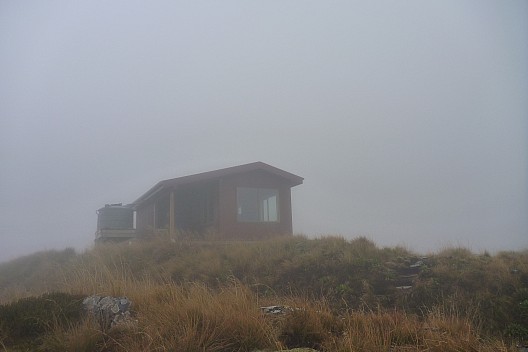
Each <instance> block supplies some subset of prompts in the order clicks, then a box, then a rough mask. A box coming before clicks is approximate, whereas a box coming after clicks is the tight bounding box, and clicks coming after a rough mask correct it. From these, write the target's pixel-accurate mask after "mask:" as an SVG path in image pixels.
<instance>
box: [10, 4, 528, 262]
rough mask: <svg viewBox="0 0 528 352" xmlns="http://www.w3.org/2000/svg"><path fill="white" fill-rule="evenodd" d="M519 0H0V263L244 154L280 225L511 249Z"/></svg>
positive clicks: (521, 33)
mask: <svg viewBox="0 0 528 352" xmlns="http://www.w3.org/2000/svg"><path fill="white" fill-rule="evenodd" d="M527 63H528V2H526V1H524V0H518V1H515V0H512V1H506V2H505V1H499V0H497V1H459V0H453V1H435V2H432V1H418V0H416V1H412V0H411V1H404V2H402V1H398V2H397V1H364V2H355V1H328V2H327V1H325V2H321V1H296V0H293V1H288V2H284V1H273V0H272V1H221V2H219V1H188V2H181V1H156V2H150V1H149V2H139V1H111V2H103V1H85V2H76V1H45V2H41V1H2V2H1V3H0V162H1V163H0V237H1V240H2V244H1V245H0V261H5V260H9V259H12V258H15V257H17V256H20V255H25V254H28V253H31V252H33V251H37V250H45V249H54V248H57V249H60V248H65V247H75V248H77V249H79V250H82V249H83V248H87V247H89V246H91V245H92V244H93V239H94V232H95V230H96V220H97V219H96V214H95V211H96V209H98V208H99V207H101V206H103V205H104V204H105V203H116V202H124V203H129V202H132V201H134V200H135V199H136V198H138V197H139V196H140V195H141V194H143V193H144V192H145V191H147V190H148V189H149V188H150V187H152V186H153V185H154V184H155V183H156V182H158V181H159V180H162V179H167V178H173V177H178V176H185V175H189V174H193V173H197V172H203V171H209V170H214V169H218V168H223V167H229V166H235V165H238V164H243V163H249V162H253V161H263V162H265V163H268V164H271V165H273V166H276V167H279V168H281V169H284V170H286V171H289V172H291V173H294V174H297V175H299V176H302V177H304V178H305V182H304V184H303V185H300V186H298V187H295V188H294V189H293V190H292V196H293V225H294V232H296V233H304V234H306V235H307V236H311V237H312V236H319V235H330V234H334V235H341V236H344V237H346V238H354V237H357V236H366V237H368V238H370V239H372V240H373V241H374V242H376V243H377V244H378V245H380V246H394V245H402V246H406V247H408V248H410V249H412V250H416V251H419V252H427V251H436V250H439V249H442V248H444V247H448V246H463V247H468V248H470V249H472V250H474V251H482V250H490V251H496V250H518V249H523V248H528V216H527V214H528V99H527V97H528V64H527Z"/></svg>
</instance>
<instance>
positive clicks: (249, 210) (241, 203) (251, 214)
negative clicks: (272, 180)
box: [237, 187, 279, 222]
mask: <svg viewBox="0 0 528 352" xmlns="http://www.w3.org/2000/svg"><path fill="white" fill-rule="evenodd" d="M237 207H238V212H237V220H238V221H239V222H278V221H279V191H278V190H276V189H268V188H248V187H238V188H237Z"/></svg>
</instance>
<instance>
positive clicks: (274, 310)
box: [260, 306, 294, 315]
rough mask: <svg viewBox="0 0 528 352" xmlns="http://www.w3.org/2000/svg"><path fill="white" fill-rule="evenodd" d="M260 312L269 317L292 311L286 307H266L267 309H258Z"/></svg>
mask: <svg viewBox="0 0 528 352" xmlns="http://www.w3.org/2000/svg"><path fill="white" fill-rule="evenodd" d="M260 310H261V311H262V312H263V313H264V314H270V315H280V314H286V313H289V312H293V311H294V309H293V308H291V307H288V306H268V307H260Z"/></svg>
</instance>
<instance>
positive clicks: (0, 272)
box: [0, 236, 528, 351]
mask: <svg viewBox="0 0 528 352" xmlns="http://www.w3.org/2000/svg"><path fill="white" fill-rule="evenodd" d="M49 292H62V293H60V294H59V293H52V294H49ZM91 294H99V295H113V296H127V297H129V298H130V299H131V300H132V301H133V304H134V305H133V309H134V314H135V319H137V323H136V324H132V325H130V326H122V327H118V328H113V329H111V330H110V331H108V332H101V331H100V330H99V329H98V327H97V324H95V323H94V322H93V321H91V320H90V319H89V317H84V316H80V315H78V314H77V313H79V311H80V309H78V308H79V304H80V303H79V302H80V301H79V300H80V297H83V296H88V295H91ZM0 304H3V305H0V350H1V349H2V348H3V349H4V350H6V351H23V350H41V351H158V350H159V351H165V350H167V351H256V350H268V351H273V350H280V349H286V348H295V347H311V348H314V349H317V350H321V351H387V350H389V349H391V351H516V348H515V347H514V346H515V344H516V343H520V342H523V341H526V340H528V250H525V251H519V252H501V253H497V254H494V255H490V254H488V253H483V254H474V253H471V252H470V251H468V250H466V249H463V248H450V249H445V250H442V251H440V252H438V253H435V254H431V255H429V256H428V257H427V258H425V257H421V256H419V255H417V254H415V253H412V252H411V251H409V250H407V249H405V248H378V247H377V246H376V245H375V244H374V243H372V242H371V241H369V240H367V239H365V238H357V239H355V240H351V241H347V240H344V239H343V238H338V237H327V238H320V239H307V238H304V237H300V236H295V237H289V238H276V239H272V240H267V241H252V242H221V241H189V240H181V241H176V242H171V241H168V240H164V239H161V238H160V239H155V240H149V241H145V242H137V243H133V244H132V245H127V244H120V245H115V244H114V245H105V246H99V247H96V248H94V249H92V250H89V251H86V252H85V253H82V254H76V253H75V252H74V251H73V250H71V249H67V250H64V251H49V252H41V253H36V254H34V255H31V256H27V257H23V258H19V259H17V260H14V261H12V262H8V263H4V264H0ZM266 305H285V306H290V307H296V308H298V309H296V310H294V311H293V312H291V313H289V314H285V315H280V316H266V315H264V314H263V313H262V312H261V311H260V309H259V307H260V306H266ZM6 312H9V313H6ZM14 312H17V313H14ZM43 312H44V313H43ZM76 312H77V313H76ZM76 314H77V315H76ZM34 322H38V324H34Z"/></svg>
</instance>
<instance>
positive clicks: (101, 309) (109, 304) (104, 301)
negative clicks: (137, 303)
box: [83, 295, 132, 331]
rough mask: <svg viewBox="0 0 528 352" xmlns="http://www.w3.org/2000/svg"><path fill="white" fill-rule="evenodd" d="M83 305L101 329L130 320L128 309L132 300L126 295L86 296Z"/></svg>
mask: <svg viewBox="0 0 528 352" xmlns="http://www.w3.org/2000/svg"><path fill="white" fill-rule="evenodd" d="M83 305H84V308H85V309H86V311H87V312H88V314H90V315H92V316H93V317H94V318H95V319H96V320H97V322H98V323H99V326H100V327H101V330H102V331H106V330H108V329H110V328H112V327H114V326H118V325H122V324H124V323H130V322H132V318H131V316H130V310H129V309H130V306H131V305H132V302H131V301H130V300H129V299H128V298H126V297H111V296H105V297H101V296H97V295H93V296H89V297H86V298H85V299H84V300H83Z"/></svg>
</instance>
